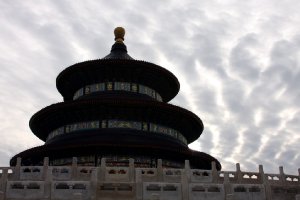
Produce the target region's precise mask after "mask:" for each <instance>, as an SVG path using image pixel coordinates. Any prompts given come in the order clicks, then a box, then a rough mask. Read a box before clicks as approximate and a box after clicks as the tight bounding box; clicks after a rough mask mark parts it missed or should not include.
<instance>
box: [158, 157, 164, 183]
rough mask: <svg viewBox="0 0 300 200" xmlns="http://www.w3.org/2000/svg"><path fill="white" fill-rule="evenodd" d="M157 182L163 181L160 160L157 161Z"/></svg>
mask: <svg viewBox="0 0 300 200" xmlns="http://www.w3.org/2000/svg"><path fill="white" fill-rule="evenodd" d="M157 181H163V168H162V159H158V160H157Z"/></svg>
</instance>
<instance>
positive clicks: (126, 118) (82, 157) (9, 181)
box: [0, 27, 300, 200]
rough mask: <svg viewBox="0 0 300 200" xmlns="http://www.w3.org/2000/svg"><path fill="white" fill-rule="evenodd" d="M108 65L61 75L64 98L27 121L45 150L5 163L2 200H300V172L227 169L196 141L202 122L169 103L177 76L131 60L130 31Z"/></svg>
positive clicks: (81, 66) (97, 63)
mask: <svg viewBox="0 0 300 200" xmlns="http://www.w3.org/2000/svg"><path fill="white" fill-rule="evenodd" d="M114 34H115V43H114V44H113V46H112V48H111V52H110V53H109V54H108V55H107V56H105V57H104V58H102V59H98V60H90V61H85V62H80V63H77V64H74V65H72V66H70V67H68V68H66V69H65V70H63V71H62V72H61V73H60V74H59V75H58V77H57V79H56V87H57V89H58V91H59V92H60V94H61V95H62V96H63V99H64V101H63V102H61V103H56V104H53V105H50V106H47V107H45V108H43V109H42V110H40V111H38V112H37V113H36V114H34V115H33V116H32V118H31V119H30V122H29V125H30V128H31V130H32V132H33V133H34V134H35V135H36V136H37V137H38V138H39V139H41V140H42V141H44V142H45V144H44V145H42V146H38V147H34V148H31V149H28V150H25V151H23V152H21V153H19V154H17V155H15V156H14V157H13V158H12V159H11V160H10V165H11V167H3V168H0V170H1V173H0V175H1V177H0V200H8V199H9V200H13V199H30V200H36V199H43V200H44V199H45V200H46V199H55V200H60V199H90V200H96V199H104V200H110V199H114V200H118V199H120V200H121V199H122V200H123V199H125V200H134V199H136V200H142V199H143V200H151V199H152V200H154V199H161V200H163V199H164V200H196V199H197V200H198V199H199V200H200V199H207V200H215V199H220V200H221V199H222V200H223V199H241V200H242V199H243V200H245V199H246V200H248V199H249V200H252V199H253V200H277V199H278V200H295V199H297V200H300V195H299V194H300V179H299V178H300V170H299V174H298V175H287V174H285V173H284V171H283V168H282V167H280V168H279V174H266V173H264V169H263V166H261V165H260V166H259V167H258V172H243V171H241V169H240V165H239V164H237V166H236V171H221V164H220V162H219V161H218V160H217V159H216V158H214V157H213V156H211V155H209V154H206V153H204V152H199V151H195V150H191V149H189V147H188V144H190V143H191V142H193V141H195V140H197V139H198V138H199V137H200V135H201V134H202V132H203V129H204V126H203V123H202V120H201V119H200V118H199V117H198V116H197V115H195V114H194V113H192V112H191V111H189V110H186V109H183V108H181V107H179V106H175V105H172V104H169V103H168V102H169V101H170V100H172V99H173V98H174V97H175V96H176V95H177V94H178V92H179V88H180V84H179V82H178V79H177V78H176V77H175V76H174V75H173V74H172V73H171V72H170V71H168V70H166V69H165V68H163V67H161V66H158V65H156V64H153V63H150V62H146V61H141V60H136V59H133V58H132V57H131V56H130V55H129V54H128V53H127V47H126V45H125V44H124V35H125V30H124V29H123V28H122V27H117V28H116V29H115V30H114Z"/></svg>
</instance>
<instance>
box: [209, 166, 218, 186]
mask: <svg viewBox="0 0 300 200" xmlns="http://www.w3.org/2000/svg"><path fill="white" fill-rule="evenodd" d="M211 174H212V182H213V183H217V182H218V170H217V166H216V162H215V161H212V162H211Z"/></svg>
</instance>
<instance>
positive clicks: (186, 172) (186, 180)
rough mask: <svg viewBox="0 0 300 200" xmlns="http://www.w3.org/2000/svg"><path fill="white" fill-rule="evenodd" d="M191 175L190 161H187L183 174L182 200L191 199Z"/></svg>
mask: <svg viewBox="0 0 300 200" xmlns="http://www.w3.org/2000/svg"><path fill="white" fill-rule="evenodd" d="M190 174H191V167H190V161H189V160H185V162H184V170H183V173H182V174H181V189H182V199H188V198H189V183H190V182H191V179H190Z"/></svg>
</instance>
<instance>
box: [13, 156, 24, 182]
mask: <svg viewBox="0 0 300 200" xmlns="http://www.w3.org/2000/svg"><path fill="white" fill-rule="evenodd" d="M21 165H22V158H20V157H18V158H17V164H16V166H15V167H14V174H13V180H20V175H21Z"/></svg>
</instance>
